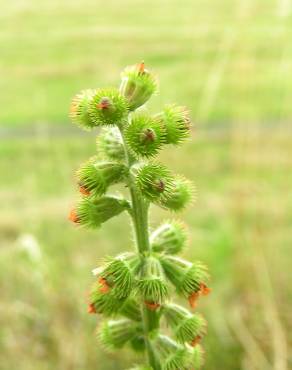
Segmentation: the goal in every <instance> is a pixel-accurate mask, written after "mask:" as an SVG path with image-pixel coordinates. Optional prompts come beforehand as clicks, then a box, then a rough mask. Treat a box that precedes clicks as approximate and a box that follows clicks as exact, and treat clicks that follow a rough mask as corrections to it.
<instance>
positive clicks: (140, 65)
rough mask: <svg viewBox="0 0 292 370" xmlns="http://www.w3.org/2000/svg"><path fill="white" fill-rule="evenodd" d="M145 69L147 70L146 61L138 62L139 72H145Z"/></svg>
mask: <svg viewBox="0 0 292 370" xmlns="http://www.w3.org/2000/svg"><path fill="white" fill-rule="evenodd" d="M144 71H145V63H144V62H141V63H140V64H138V72H139V73H143V72H144Z"/></svg>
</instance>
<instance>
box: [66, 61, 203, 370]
mask: <svg viewBox="0 0 292 370" xmlns="http://www.w3.org/2000/svg"><path fill="white" fill-rule="evenodd" d="M156 90H157V80H156V78H155V77H154V75H153V74H152V73H150V72H149V71H148V70H146V69H145V65H144V63H140V64H138V65H134V66H131V67H127V68H126V69H125V70H124V71H123V72H122V80H121V85H120V88H119V89H116V88H110V89H96V90H84V91H82V92H81V93H79V94H78V95H76V97H74V98H73V101H72V105H71V109H70V116H71V118H72V121H73V122H74V123H76V124H78V125H79V126H81V127H82V128H84V129H85V130H89V129H93V128H95V127H99V128H101V129H100V132H99V135H98V137H97V153H95V156H93V157H92V158H90V159H89V160H88V161H86V163H84V164H83V165H81V166H80V168H79V170H78V171H77V185H78V187H79V191H80V201H79V202H78V203H77V205H76V207H75V208H74V209H72V210H71V212H70V216H69V218H70V219H71V221H72V222H74V223H75V224H76V225H80V226H84V227H87V228H96V229H97V228H99V227H100V226H101V225H102V224H103V223H105V222H106V221H107V220H109V219H111V218H112V217H114V216H118V215H119V214H121V213H123V212H126V213H127V214H128V215H129V216H130V218H131V220H132V224H133V230H134V235H135V244H136V249H135V250H134V251H133V250H130V251H126V252H123V253H122V254H119V255H118V256H113V257H111V258H108V259H107V260H105V261H104V262H103V263H101V265H100V266H97V267H96V268H95V269H94V270H93V273H94V279H95V281H94V283H93V286H92V288H91V291H90V296H89V305H88V311H89V312H90V313H94V314H100V315H102V316H103V317H104V320H103V322H102V324H101V325H99V327H98V339H99V340H100V342H101V343H102V345H103V346H104V347H105V348H106V349H107V350H111V351H115V350H117V349H119V348H122V347H124V346H125V345H128V346H130V347H131V348H132V349H133V350H134V351H136V352H138V353H141V354H142V355H144V363H143V362H142V364H141V365H138V366H136V367H133V368H132V370H135V369H136V370H139V369H140V370H142V369H144V370H184V369H186V370H188V369H200V368H201V366H202V363H203V358H204V354H203V349H202V347H201V344H200V341H201V339H202V337H203V336H204V335H205V333H206V321H205V320H204V318H203V317H202V316H201V315H199V314H198V313H196V312H192V311H191V310H194V309H195V308H196V305H197V300H198V298H199V297H200V296H201V295H206V294H208V293H209V291H210V289H209V288H208V286H207V283H208V272H207V269H206V267H205V266H204V265H203V264H202V263H201V262H189V261H186V260H184V259H182V258H180V257H179V256H178V254H179V253H180V252H181V251H182V250H183V249H184V248H185V247H186V244H187V241H188V236H187V230H186V227H185V226H184V225H183V223H182V222H180V221H178V220H176V219H175V220H167V221H166V222H164V223H163V224H162V225H160V226H158V227H157V228H156V230H154V231H153V232H152V233H150V231H149V224H148V213H149V207H150V205H151V204H156V205H157V206H159V207H162V208H164V209H168V210H170V211H173V212H178V211H181V210H182V209H184V208H185V207H186V206H187V204H189V203H190V202H191V201H192V200H193V198H194V187H193V185H192V184H191V182H190V181H189V180H187V179H186V178H184V177H183V176H182V175H177V174H173V173H172V172H171V171H170V170H169V169H168V168H167V167H166V166H164V165H162V164H160V163H159V162H157V161H156V160H155V156H156V155H157V154H158V153H159V151H160V150H162V149H163V148H164V147H166V146H167V145H179V144H181V143H182V142H183V141H184V140H185V139H187V138H188V137H189V134H190V127H191V124H190V119H189V115H188V111H187V110H186V108H185V107H181V106H178V105H167V106H165V107H164V108H163V110H162V112H160V113H158V114H156V115H151V114H150V113H148V112H147V110H146V109H143V110H140V109H139V108H140V107H141V106H143V105H144V104H145V103H146V102H147V101H148V100H149V98H150V97H151V96H152V95H153V94H154V93H155V92H156ZM114 184H123V185H124V186H125V187H126V188H127V189H128V190H129V197H128V199H126V198H125V197H121V196H116V195H111V194H110V193H109V189H110V188H111V186H112V185H114ZM176 294H177V295H178V296H181V297H182V298H183V299H184V300H185V301H186V303H188V304H189V305H190V309H191V310H189V309H187V308H186V307H185V306H180V305H179V304H177V303H174V302H173V298H174V297H175V295H176ZM161 327H163V328H167V334H169V335H166V333H162V330H161ZM142 357H143V356H142Z"/></svg>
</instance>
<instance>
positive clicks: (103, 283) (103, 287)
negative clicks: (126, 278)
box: [98, 277, 110, 294]
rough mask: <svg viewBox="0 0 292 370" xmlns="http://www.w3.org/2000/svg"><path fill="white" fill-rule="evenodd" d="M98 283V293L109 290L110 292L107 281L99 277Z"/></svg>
mask: <svg viewBox="0 0 292 370" xmlns="http://www.w3.org/2000/svg"><path fill="white" fill-rule="evenodd" d="M98 282H99V283H100V285H101V287H100V288H99V291H100V292H101V293H104V294H105V293H107V292H108V291H109V290H110V286H109V285H108V283H107V281H106V279H105V278H103V277H100V278H99V279H98Z"/></svg>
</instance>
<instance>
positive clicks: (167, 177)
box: [136, 163, 173, 201]
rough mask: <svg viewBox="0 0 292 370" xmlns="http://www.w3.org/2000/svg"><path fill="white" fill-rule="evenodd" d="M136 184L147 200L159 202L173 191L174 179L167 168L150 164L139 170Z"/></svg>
mask: <svg viewBox="0 0 292 370" xmlns="http://www.w3.org/2000/svg"><path fill="white" fill-rule="evenodd" d="M136 183H137V186H138V188H139V189H140V191H141V193H142V195H143V196H144V197H145V198H147V199H149V200H150V201H159V200H161V199H164V197H167V196H168V195H169V193H170V192H171V191H172V188H173V177H172V175H171V173H170V171H169V170H168V169H167V168H166V167H165V166H163V165H161V164H156V163H148V164H145V165H143V166H141V167H140V168H139V169H138V172H137V176H136Z"/></svg>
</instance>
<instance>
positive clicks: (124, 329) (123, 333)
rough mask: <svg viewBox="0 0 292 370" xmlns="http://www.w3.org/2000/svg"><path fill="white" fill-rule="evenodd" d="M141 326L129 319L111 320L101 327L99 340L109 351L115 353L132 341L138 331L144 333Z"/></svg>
mask: <svg viewBox="0 0 292 370" xmlns="http://www.w3.org/2000/svg"><path fill="white" fill-rule="evenodd" d="M139 326H141V325H138V324H137V323H134V322H133V321H131V320H128V319H120V320H109V321H106V322H104V323H103V324H102V325H101V327H100V329H99V331H98V339H99V340H100V342H101V344H102V345H103V346H104V347H105V348H106V349H107V350H109V351H114V350H115V349H119V348H122V347H123V346H124V345H125V344H126V343H128V342H129V341H131V340H132V339H133V338H134V337H135V336H136V335H137V331H138V330H140V331H142V329H141V328H140V327H139Z"/></svg>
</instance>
